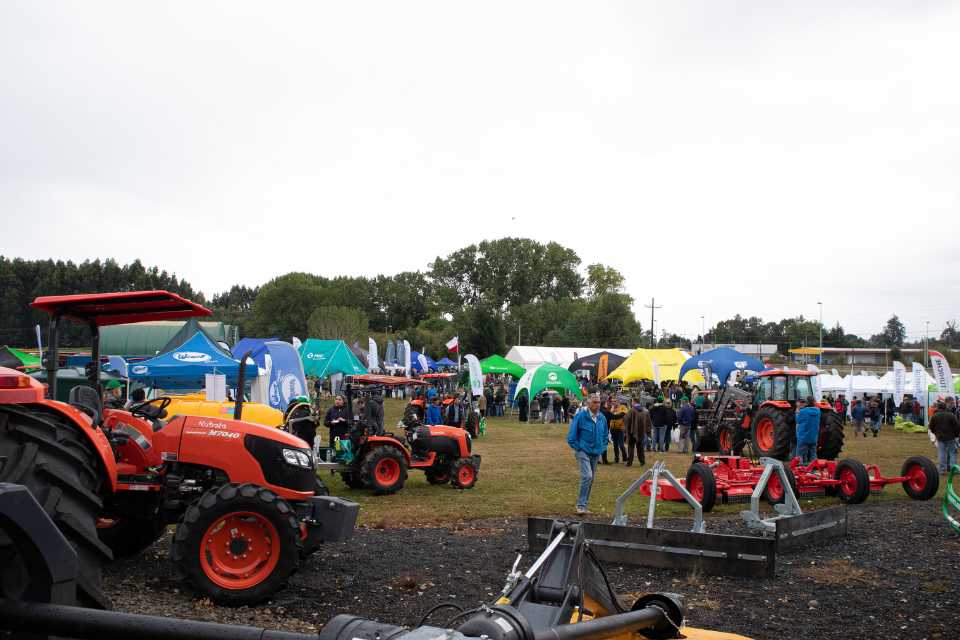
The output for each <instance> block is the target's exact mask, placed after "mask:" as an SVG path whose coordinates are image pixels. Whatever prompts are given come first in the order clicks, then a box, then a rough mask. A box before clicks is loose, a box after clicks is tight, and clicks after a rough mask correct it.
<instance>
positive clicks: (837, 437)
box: [694, 369, 843, 460]
mask: <svg viewBox="0 0 960 640" xmlns="http://www.w3.org/2000/svg"><path fill="white" fill-rule="evenodd" d="M814 375H816V374H814V373H813V372H811V371H797V370H784V369H775V370H771V371H764V372H762V373H760V374H759V375H758V380H757V383H756V386H755V389H754V392H753V394H752V395H751V394H750V393H748V392H747V391H744V390H743V389H738V388H736V387H732V386H728V387H726V388H724V389H723V390H722V391H721V392H720V393H719V394H717V397H716V400H715V401H713V402H712V404H711V406H710V408H708V409H701V410H700V411H698V412H697V428H696V432H695V435H696V438H695V440H696V442H695V445H694V448H695V450H697V451H706V450H709V449H710V445H711V444H713V443H715V444H716V448H717V449H719V450H720V453H722V454H724V455H740V454H741V453H742V452H743V448H744V447H745V446H746V445H747V444H749V445H750V446H751V447H752V449H753V451H754V453H755V454H756V455H757V456H765V457H770V458H777V459H779V460H789V459H790V457H791V456H792V455H793V452H794V449H795V448H796V428H795V422H794V413H795V410H796V406H797V400H799V399H804V398H806V397H808V396H812V395H813V385H812V377H813V376H814ZM817 407H818V408H819V409H820V439H819V442H818V443H817V457H818V458H820V459H822V460H835V459H836V458H837V457H838V456H839V455H840V451H841V450H842V449H843V419H842V418H841V416H840V414H838V413H837V412H835V411H834V410H833V407H831V406H830V404H829V403H826V402H819V403H817Z"/></svg>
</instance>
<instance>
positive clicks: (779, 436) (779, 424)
mask: <svg viewBox="0 0 960 640" xmlns="http://www.w3.org/2000/svg"><path fill="white" fill-rule="evenodd" d="M750 439H751V441H752V443H753V449H754V451H756V452H757V455H758V456H764V457H767V458H776V459H777V460H786V459H787V458H788V457H789V456H790V453H791V451H792V450H793V439H794V436H793V433H792V429H791V428H790V423H789V422H788V421H787V412H786V410H784V409H777V408H776V407H763V408H761V409H760V410H759V411H757V414H756V415H755V416H754V417H753V420H752V421H751V422H750Z"/></svg>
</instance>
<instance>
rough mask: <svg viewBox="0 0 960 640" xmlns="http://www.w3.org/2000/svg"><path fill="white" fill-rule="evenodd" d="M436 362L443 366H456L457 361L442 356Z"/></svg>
mask: <svg viewBox="0 0 960 640" xmlns="http://www.w3.org/2000/svg"><path fill="white" fill-rule="evenodd" d="M434 364H437V365H439V366H441V367H455V366H457V363H456V362H454V361H453V360H451V359H450V358H440V359H439V360H437V361H436V362H435V363H434Z"/></svg>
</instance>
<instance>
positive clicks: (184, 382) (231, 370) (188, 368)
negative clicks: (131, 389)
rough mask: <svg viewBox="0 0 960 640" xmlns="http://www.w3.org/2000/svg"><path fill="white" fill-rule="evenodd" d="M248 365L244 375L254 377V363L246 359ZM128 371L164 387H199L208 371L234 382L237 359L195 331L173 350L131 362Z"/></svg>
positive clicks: (169, 388) (238, 368)
mask: <svg viewBox="0 0 960 640" xmlns="http://www.w3.org/2000/svg"><path fill="white" fill-rule="evenodd" d="M247 367H248V369H247V379H248V380H250V379H252V378H254V377H256V375H257V370H256V365H255V364H254V363H252V362H250V361H248V362H247ZM128 371H129V376H130V379H131V380H139V381H141V382H144V383H146V384H149V385H150V386H153V387H159V388H161V389H165V390H173V389H202V388H203V386H204V382H205V379H204V376H205V375H206V374H208V373H219V374H223V375H225V376H226V377H227V384H228V385H231V384H232V385H234V386H235V385H236V383H237V377H238V376H239V374H240V363H239V362H238V361H237V360H234V359H233V357H232V356H231V355H230V354H229V353H226V352H225V351H224V350H223V349H221V348H220V347H219V346H218V345H217V344H215V343H214V342H213V341H212V340H211V339H210V338H209V337H208V336H207V335H206V334H205V333H203V332H197V333H195V334H193V337H192V338H190V339H189V340H187V341H186V342H184V343H183V344H182V345H180V346H179V347H177V348H176V349H174V350H172V351H169V352H167V353H163V354H160V355H159V356H156V357H155V358H150V359H149V360H143V361H141V362H137V363H135V364H131V365H130V367H129V369H128Z"/></svg>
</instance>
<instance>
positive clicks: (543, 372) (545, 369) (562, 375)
mask: <svg viewBox="0 0 960 640" xmlns="http://www.w3.org/2000/svg"><path fill="white" fill-rule="evenodd" d="M544 389H555V390H557V391H569V392H570V393H572V394H573V395H575V396H577V397H578V398H582V397H583V391H582V390H581V389H580V383H579V382H578V381H577V378H576V376H574V375H573V374H572V373H570V372H569V371H567V370H566V369H564V368H563V367H558V366H557V365H555V364H550V363H545V364H542V365H540V366H539V367H537V368H536V369H531V370H530V371H527V372H526V373H525V374H523V377H522V378H520V382H518V383H517V390H516V392H515V393H514V394H513V397H514V399H516V397H517V396H518V395H520V392H521V391H523V390H526V391H527V393H528V394H529V397H531V398H533V397H534V396H536V395H537V394H538V393H540V392H541V391H543V390H544Z"/></svg>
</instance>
